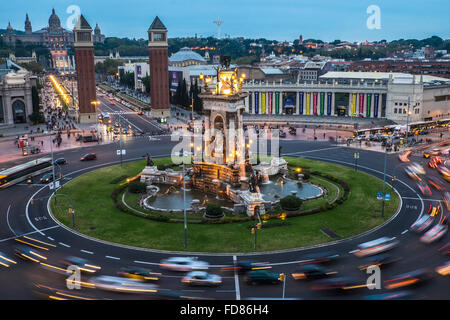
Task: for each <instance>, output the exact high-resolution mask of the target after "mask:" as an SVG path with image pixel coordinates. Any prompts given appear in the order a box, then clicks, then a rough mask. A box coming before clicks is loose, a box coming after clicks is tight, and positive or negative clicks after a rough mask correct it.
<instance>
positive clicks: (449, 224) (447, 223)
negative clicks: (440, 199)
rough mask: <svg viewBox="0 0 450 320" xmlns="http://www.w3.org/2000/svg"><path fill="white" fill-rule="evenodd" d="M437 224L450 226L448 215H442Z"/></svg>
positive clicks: (449, 216)
mask: <svg viewBox="0 0 450 320" xmlns="http://www.w3.org/2000/svg"><path fill="white" fill-rule="evenodd" d="M439 224H443V225H446V226H450V213H449V214H445V215H443V216H442V219H441V221H439Z"/></svg>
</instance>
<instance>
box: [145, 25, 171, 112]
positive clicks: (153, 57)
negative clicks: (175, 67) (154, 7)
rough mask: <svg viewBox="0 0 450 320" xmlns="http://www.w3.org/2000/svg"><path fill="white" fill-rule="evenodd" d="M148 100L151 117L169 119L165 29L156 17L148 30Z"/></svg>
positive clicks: (167, 58) (167, 60) (167, 59)
mask: <svg viewBox="0 0 450 320" xmlns="http://www.w3.org/2000/svg"><path fill="white" fill-rule="evenodd" d="M148 49H149V60H150V99H151V103H150V104H151V107H152V116H153V117H162V118H166V117H170V101H169V57H168V44H167V29H166V27H165V26H164V24H163V23H162V22H161V20H160V19H159V18H158V17H156V18H155V20H154V21H153V23H152V25H151V26H150V28H149V29H148Z"/></svg>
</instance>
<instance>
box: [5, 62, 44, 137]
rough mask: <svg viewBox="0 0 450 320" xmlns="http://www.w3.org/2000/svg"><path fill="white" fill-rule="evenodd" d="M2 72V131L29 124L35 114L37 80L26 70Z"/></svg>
mask: <svg viewBox="0 0 450 320" xmlns="http://www.w3.org/2000/svg"><path fill="white" fill-rule="evenodd" d="M5 70H6V69H4V70H0V129H1V128H7V127H13V126H14V125H15V124H18V123H27V122H29V116H30V115H31V114H32V113H33V101H32V93H31V92H32V87H33V85H36V78H35V77H31V76H30V73H29V72H28V71H26V70H24V69H21V70H18V71H17V72H14V71H13V70H7V72H8V73H3V71H5Z"/></svg>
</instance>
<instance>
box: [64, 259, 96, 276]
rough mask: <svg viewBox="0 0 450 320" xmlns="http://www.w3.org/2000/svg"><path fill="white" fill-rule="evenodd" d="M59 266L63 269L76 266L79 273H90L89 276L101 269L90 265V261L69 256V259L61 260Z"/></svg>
mask: <svg viewBox="0 0 450 320" xmlns="http://www.w3.org/2000/svg"><path fill="white" fill-rule="evenodd" d="M60 264H61V265H62V266H63V267H64V268H68V267H70V266H77V267H78V268H79V269H80V271H81V272H84V273H91V274H92V273H96V272H98V271H99V270H100V269H101V267H99V266H96V265H94V264H93V263H91V262H90V261H88V260H86V259H83V258H79V257H74V256H69V257H67V258H65V259H63V260H61V261H60Z"/></svg>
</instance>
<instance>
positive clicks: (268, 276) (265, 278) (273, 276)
mask: <svg viewBox="0 0 450 320" xmlns="http://www.w3.org/2000/svg"><path fill="white" fill-rule="evenodd" d="M245 282H246V283H247V284H256V283H271V284H277V283H280V282H281V277H280V274H278V273H274V272H270V271H267V270H253V271H250V272H249V273H248V274H247V276H246V277H245Z"/></svg>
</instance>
